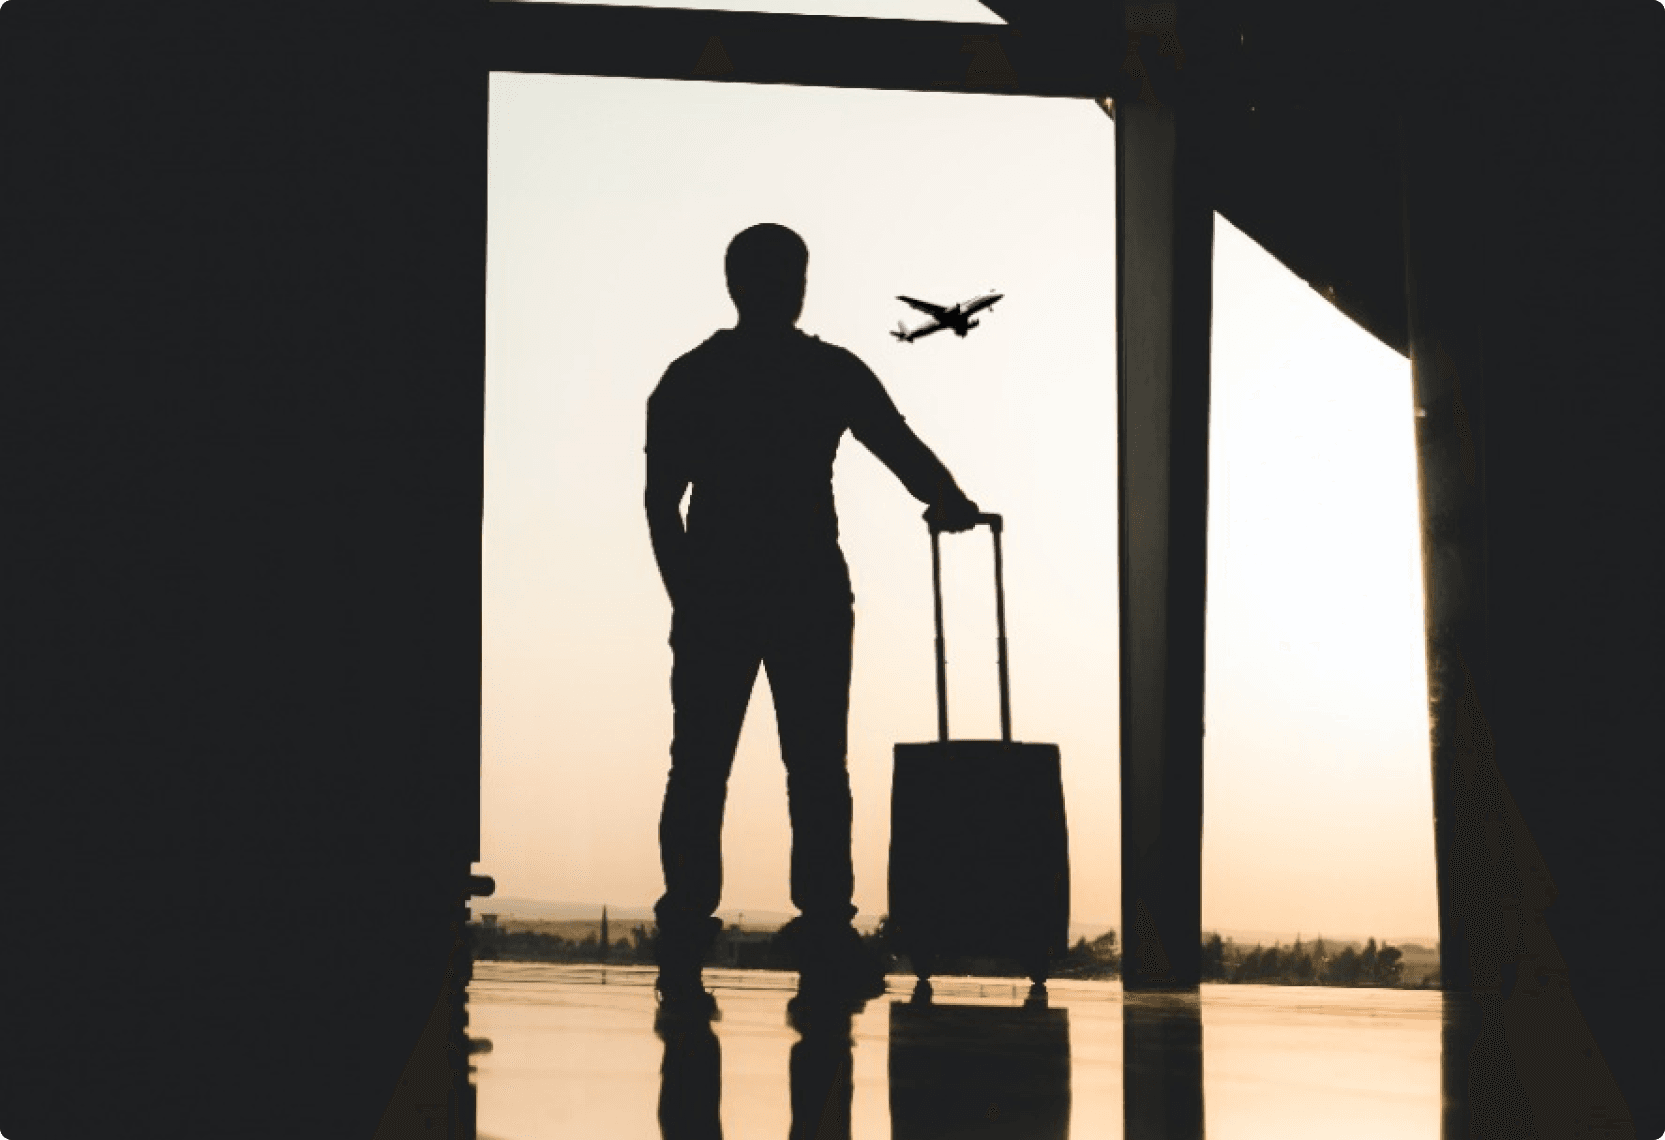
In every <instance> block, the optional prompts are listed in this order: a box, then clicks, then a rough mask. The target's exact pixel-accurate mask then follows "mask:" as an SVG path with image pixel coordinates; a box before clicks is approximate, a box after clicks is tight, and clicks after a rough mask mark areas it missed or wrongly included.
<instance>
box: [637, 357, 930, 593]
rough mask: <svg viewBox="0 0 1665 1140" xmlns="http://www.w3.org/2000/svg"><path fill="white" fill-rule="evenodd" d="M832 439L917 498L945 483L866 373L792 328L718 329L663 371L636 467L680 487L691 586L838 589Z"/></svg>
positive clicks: (841, 584) (845, 583) (841, 580)
mask: <svg viewBox="0 0 1665 1140" xmlns="http://www.w3.org/2000/svg"><path fill="white" fill-rule="evenodd" d="M845 431H849V432H851V434H853V435H854V436H855V437H856V438H857V439H859V440H861V441H862V442H863V443H864V444H866V445H867V446H868V447H869V448H870V449H872V450H873V451H874V452H875V454H878V455H879V457H880V458H881V459H883V460H884V461H885V462H886V463H887V465H889V466H890V467H891V468H892V470H894V471H895V472H896V474H897V475H898V476H899V477H900V478H901V479H902V480H903V482H904V483H905V484H907V485H908V488H909V490H910V491H913V492H914V493H915V495H917V496H919V497H921V498H922V499H926V500H928V501H929V500H930V499H931V498H932V492H933V490H934V489H936V488H940V487H942V486H948V487H952V486H953V481H952V479H951V478H950V477H949V475H948V473H947V471H946V470H945V469H944V468H943V467H942V465H941V464H940V463H939V462H937V460H936V459H935V457H934V456H932V455H931V454H930V452H929V451H928V450H926V449H925V447H924V445H923V444H920V443H919V441H918V440H917V438H916V437H915V436H914V435H913V432H912V431H911V430H910V429H909V428H908V427H907V426H906V424H905V423H904V421H903V418H902V414H901V413H900V412H899V411H897V409H896V405H895V404H894V403H893V402H892V401H891V399H890V396H889V394H888V393H886V391H885V390H884V386H883V385H882V384H881V383H880V382H879V378H878V377H877V376H875V375H873V373H872V371H871V370H870V369H869V368H868V367H867V366H866V365H865V364H863V363H862V362H861V361H860V360H859V359H857V357H856V356H855V355H854V354H853V353H851V352H848V351H846V350H845V349H842V348H838V347H836V346H834V345H830V344H825V343H823V342H822V341H820V340H818V339H816V338H815V337H812V336H808V335H806V334H804V333H802V332H799V331H797V330H796V329H793V330H790V331H788V332H783V333H780V334H774V335H770V336H767V337H753V336H750V335H747V334H744V333H740V332H737V331H736V330H733V329H724V330H722V331H719V332H717V333H716V334H715V335H713V336H712V337H711V338H710V339H708V340H707V341H705V343H703V344H701V345H700V346H699V347H698V348H695V349H694V350H693V351H692V352H689V353H688V354H687V355H685V356H683V357H681V358H679V359H678V360H677V361H676V362H674V363H673V364H672V365H671V366H670V368H669V369H667V370H666V372H665V375H664V378H663V379H661V380H660V382H659V385H658V387H657V388H655V389H654V392H653V395H652V396H651V397H650V398H649V400H648V424H647V452H648V462H649V465H650V468H657V469H658V470H660V471H661V472H663V473H664V474H666V475H674V476H675V477H676V478H677V479H678V480H680V479H683V478H685V479H687V480H689V481H691V482H692V483H693V497H692V500H691V501H690V503H689V506H688V520H687V527H688V551H689V555H690V567H689V568H690V571H691V572H692V575H693V579H694V582H693V584H694V585H695V586H696V587H697V588H699V589H701V590H708V589H717V590H721V591H724V592H727V591H729V590H733V589H741V590H749V589H769V590H778V589H782V588H788V587H791V586H799V585H801V586H806V587H811V588H814V587H826V588H842V589H843V590H845V591H848V590H849V575H848V571H847V570H846V569H845V564H844V558H843V555H842V553H841V552H840V551H839V547H838V515H837V512H836V510H835V508H834V505H833V487H832V473H833V460H834V458H835V457H836V456H837V454H838V445H839V442H840V440H841V439H842V438H843V435H844V433H845Z"/></svg>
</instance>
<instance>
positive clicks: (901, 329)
mask: <svg viewBox="0 0 1665 1140" xmlns="http://www.w3.org/2000/svg"><path fill="white" fill-rule="evenodd" d="M890 335H891V336H893V337H895V338H896V339H897V340H899V341H901V342H902V343H903V344H906V343H908V326H906V325H904V324H903V323H902V322H901V321H897V322H896V329H895V331H894V332H892V333H891V334H890Z"/></svg>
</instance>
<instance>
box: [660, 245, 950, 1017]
mask: <svg viewBox="0 0 1665 1140" xmlns="http://www.w3.org/2000/svg"><path fill="white" fill-rule="evenodd" d="M808 264H809V251H808V249H807V247H805V245H804V243H803V240H802V239H801V238H799V237H798V235H797V234H795V233H793V232H792V231H791V230H789V229H787V228H785V227H784V226H778V225H768V224H765V225H758V226H753V227H751V228H750V229H747V230H745V231H743V232H741V233H740V234H739V235H738V236H736V237H735V238H734V240H733V241H732V242H731V243H730V244H729V247H728V253H727V257H726V258H725V268H726V271H727V277H728V289H729V295H730V297H732V298H733V300H734V305H735V308H736V309H737V310H738V312H739V321H738V322H737V323H736V326H735V327H734V328H732V329H722V330H719V331H718V332H717V333H715V334H713V335H712V336H711V337H710V338H709V339H708V340H706V341H705V342H704V343H703V344H701V345H700V346H699V347H697V348H695V349H694V350H693V351H692V352H689V353H688V354H687V355H685V356H683V357H681V358H680V359H678V360H676V361H675V362H674V363H672V364H671V366H670V367H669V368H668V369H667V370H666V372H665V375H664V377H663V379H661V380H660V382H659V385H658V387H656V388H655V389H654V392H653V395H652V396H651V397H650V398H649V400H648V413H647V491H646V496H645V502H646V507H647V517H648V529H649V532H650V534H651V537H652V542H653V553H654V558H655V559H656V560H657V562H658V564H659V573H660V577H661V578H662V579H663V581H664V584H665V590H666V592H667V593H668V594H669V595H670V598H671V604H672V607H673V611H674V614H673V618H672V624H671V647H672V651H673V657H674V664H673V667H672V672H671V700H672V704H673V706H674V712H675V719H674V727H673V735H672V742H671V770H670V778H669V780H668V782H667V786H666V789H665V802H664V808H663V812H662V814H661V816H660V823H659V847H660V862H661V865H662V867H663V870H664V875H665V894H664V896H663V897H661V898H660V900H659V902H658V903H657V904H656V906H655V908H654V910H655V915H656V918H657V921H658V927H659V932H658V939H657V955H658V962H659V980H658V989H659V995H660V999H661V1001H662V1002H664V1003H666V1004H668V1005H678V1006H683V1007H685V1008H698V1009H705V1010H709V1008H710V997H709V995H708V994H706V992H705V990H704V988H703V986H702V984H701V980H700V964H701V961H702V959H703V958H704V956H705V953H706V951H707V950H708V948H709V946H710V944H711V940H712V938H713V936H714V935H715V933H716V932H717V930H719V929H720V928H721V923H720V921H719V920H717V919H716V918H714V917H713V915H714V914H715V912H716V909H717V904H718V902H719V900H720V898H721V894H722V851H721V836H722V825H723V805H724V800H725V798H726V796H727V789H728V775H729V769H730V767H731V765H732V764H733V761H734V749H735V746H736V744H737V743H738V741H739V737H740V727H741V724H742V722H743V721H744V719H745V714H746V705H747V702H748V700H749V699H750V696H751V690H752V686H753V683H754V681H755V680H756V678H757V670H758V666H759V665H760V664H761V665H762V666H763V667H764V668H765V669H767V670H768V673H769V688H770V690H771V692H772V694H773V696H774V701H775V719H776V722H777V725H778V727H779V733H780V748H781V758H782V760H783V761H784V762H785V765H786V773H787V797H788V806H789V810H790V815H791V821H792V857H791V886H792V902H793V904H794V905H795V906H796V907H797V908H798V910H799V911H800V913H801V918H800V919H799V920H797V921H796V923H795V925H796V928H797V932H798V937H797V939H796V942H797V951H798V958H799V967H800V991H801V992H802V993H803V994H805V995H806V996H810V995H816V994H844V995H846V996H856V994H857V991H863V990H865V991H868V992H871V990H872V988H873V985H874V977H873V974H874V971H873V970H872V968H871V967H869V968H868V969H867V970H866V971H865V974H866V976H865V977H864V976H863V974H864V971H863V969H862V967H861V965H860V963H861V961H862V957H861V955H860V941H859V939H858V937H857V935H856V933H855V931H854V929H853V928H852V927H851V925H850V920H851V919H852V918H853V917H854V916H855V913H856V911H855V907H854V906H853V905H852V903H851V898H852V894H853V876H852V872H851V864H850V779H849V773H848V770H847V768H846V766H845V739H846V727H847V718H848V712H849V702H850V639H851V632H852V628H853V613H852V603H853V598H852V595H851V592H850V576H849V571H848V569H847V568H846V566H845V562H844V556H843V554H842V552H841V551H840V550H839V546H838V519H837V515H836V514H835V512H834V509H833V490H832V468H833V458H834V456H835V455H836V453H837V451H838V445H839V441H840V439H841V438H842V436H843V434H844V432H845V431H846V430H849V431H850V432H851V433H852V434H853V435H854V436H855V437H856V438H857V439H858V440H860V441H861V442H862V443H863V444H865V445H866V446H867V448H868V449H869V450H871V451H872V452H873V454H874V455H876V456H877V457H878V458H879V459H880V460H881V461H882V462H883V463H884V464H885V465H886V466H887V467H889V468H890V470H891V471H893V472H894V473H895V474H896V476H897V477H898V478H899V479H900V480H901V481H902V483H903V485H904V486H905V487H906V488H907V489H908V491H909V492H911V493H912V494H913V495H914V497H915V498H917V499H919V500H920V501H921V502H925V503H928V504H930V510H928V511H927V512H926V514H927V517H928V518H931V519H932V520H933V521H934V522H935V523H936V524H938V525H939V526H941V527H942V528H943V529H947V530H956V531H957V530H966V529H969V528H970V527H971V526H973V525H975V523H976V520H977V514H978V511H977V505H976V504H975V503H973V502H972V501H971V500H970V499H968V498H966V496H965V494H964V493H963V492H962V491H961V490H960V488H959V487H958V485H957V484H956V483H955V482H954V478H953V476H952V475H950V474H949V472H948V469H947V468H946V467H944V466H943V465H942V463H941V462H940V461H939V460H938V459H937V458H936V456H934V455H933V454H931V451H930V449H928V448H927V447H926V446H925V445H924V444H923V443H922V442H921V441H920V440H919V437H918V436H916V435H914V433H913V431H912V430H911V429H909V427H908V426H907V424H906V423H905V422H903V419H902V416H901V413H900V412H898V411H897V410H896V406H895V404H893V403H892V402H891V400H890V397H889V396H888V395H887V394H886V392H885V390H884V387H883V385H881V384H880V383H879V379H878V377H876V376H874V375H873V373H872V372H871V371H870V370H869V369H868V368H867V367H866V365H864V364H862V362H861V361H860V360H858V359H857V358H856V357H855V356H854V355H853V354H852V353H850V352H847V351H845V350H844V349H842V348H837V347H834V346H833V345H830V344H825V343H823V342H822V341H820V340H818V339H817V338H815V337H813V336H809V335H807V334H805V333H803V332H801V331H799V330H798V329H797V328H796V324H797V320H798V316H799V313H800V312H801V311H802V308H803V299H804V285H805V274H806V270H807V268H808ZM690 484H692V486H693V494H692V497H691V499H690V502H689V506H688V515H687V521H686V525H685V524H684V521H683V517H682V513H681V503H682V498H683V494H684V492H686V491H687V489H688V487H689V485H690ZM878 982H879V984H880V985H882V975H881V976H880V977H879V978H878Z"/></svg>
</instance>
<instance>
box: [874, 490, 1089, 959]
mask: <svg viewBox="0 0 1665 1140" xmlns="http://www.w3.org/2000/svg"><path fill="white" fill-rule="evenodd" d="M984 519H985V521H989V525H990V526H991V529H993V531H994V536H995V583H996V595H995V597H996V601H997V606H998V611H997V613H998V617H999V625H1000V655H999V663H1000V688H1001V727H1002V735H1003V739H1001V740H952V739H949V736H948V710H947V694H946V678H945V673H946V665H945V657H944V654H943V649H942V594H941V572H940V556H939V554H938V546H937V541H936V539H937V536H936V532H935V531H934V530H933V532H932V564H933V570H934V571H935V572H934V573H933V579H934V580H935V583H936V586H937V590H936V595H937V596H936V604H937V712H938V730H939V733H938V734H939V739H937V740H936V741H933V742H930V743H923V744H898V745H896V752H895V774H894V778H893V782H892V786H891V807H890V876H889V877H890V883H889V886H890V917H889V926H888V931H889V933H890V937H891V944H892V946H893V948H894V949H895V950H897V951H898V952H900V953H904V954H906V955H907V956H908V958H909V960H910V961H911V962H912V964H913V968H914V972H915V973H916V974H917V975H919V977H920V978H921V979H926V978H929V977H930V976H931V974H932V973H933V972H934V971H935V970H936V968H937V966H938V965H940V964H941V963H942V962H943V960H944V959H946V958H954V957H965V956H976V957H999V958H1007V959H1015V960H1016V961H1017V963H1018V964H1019V965H1020V966H1021V967H1022V968H1023V972H1024V973H1025V974H1027V975H1028V976H1029V977H1030V978H1031V979H1033V980H1034V981H1036V982H1043V981H1044V980H1045V978H1046V975H1047V969H1048V960H1049V958H1050V957H1052V956H1054V955H1061V954H1063V953H1064V952H1065V951H1066V950H1068V948H1069V897H1070V891H1069V835H1068V828H1067V826H1066V822H1065V816H1064V789H1063V782H1062V779H1061V773H1060V770H1059V754H1058V747H1057V745H1054V744H1029V743H1023V742H1020V741H1014V740H1012V739H1011V711H1010V697H1009V695H1008V688H1009V687H1008V684H1007V678H1006V652H1005V603H1004V599H1003V597H1002V591H1003V589H1004V583H1003V582H1002V581H1001V578H1002V575H1001V560H1000V521H999V516H997V515H989V516H984Z"/></svg>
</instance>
